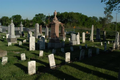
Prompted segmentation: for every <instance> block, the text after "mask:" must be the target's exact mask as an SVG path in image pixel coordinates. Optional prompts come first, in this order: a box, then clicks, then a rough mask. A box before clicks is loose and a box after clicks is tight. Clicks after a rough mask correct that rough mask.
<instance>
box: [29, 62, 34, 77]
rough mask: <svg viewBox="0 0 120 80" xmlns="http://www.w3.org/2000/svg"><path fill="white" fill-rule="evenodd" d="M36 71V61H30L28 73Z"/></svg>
mask: <svg viewBox="0 0 120 80" xmlns="http://www.w3.org/2000/svg"><path fill="white" fill-rule="evenodd" d="M35 73H36V61H29V62H28V74H29V75H33V74H35Z"/></svg>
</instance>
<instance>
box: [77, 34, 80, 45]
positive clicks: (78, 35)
mask: <svg viewBox="0 0 120 80" xmlns="http://www.w3.org/2000/svg"><path fill="white" fill-rule="evenodd" d="M77 44H80V34H79V32H78V34H77Z"/></svg>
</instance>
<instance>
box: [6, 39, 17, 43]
mask: <svg viewBox="0 0 120 80" xmlns="http://www.w3.org/2000/svg"><path fill="white" fill-rule="evenodd" d="M7 41H8V42H11V43H17V38H8V39H7Z"/></svg>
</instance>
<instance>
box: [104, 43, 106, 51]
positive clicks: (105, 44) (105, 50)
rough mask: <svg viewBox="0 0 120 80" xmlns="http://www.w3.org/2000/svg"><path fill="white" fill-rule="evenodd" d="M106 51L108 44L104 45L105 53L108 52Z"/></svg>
mask: <svg viewBox="0 0 120 80" xmlns="http://www.w3.org/2000/svg"><path fill="white" fill-rule="evenodd" d="M106 49H107V44H106V42H105V43H104V51H106Z"/></svg>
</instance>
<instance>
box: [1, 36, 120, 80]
mask: <svg viewBox="0 0 120 80" xmlns="http://www.w3.org/2000/svg"><path fill="white" fill-rule="evenodd" d="M1 35H2V36H3V35H5V34H1ZM2 36H1V37H0V49H2V50H6V51H7V53H8V55H7V56H8V63H7V64H5V65H4V66H3V65H0V80H117V78H118V71H119V66H120V63H119V62H120V51H119V50H115V51H113V52H111V51H110V50H109V49H110V48H111V47H112V44H109V45H108V44H107V49H108V51H107V52H104V47H103V46H101V45H100V42H90V41H88V40H87V41H86V44H87V46H88V48H87V49H85V46H84V45H85V44H82V43H81V44H80V45H81V46H82V48H83V49H85V59H83V60H81V61H79V60H78V59H79V55H80V50H79V45H75V46H73V48H74V51H73V52H71V63H69V64H66V63H65V53H62V52H61V51H60V48H59V49H57V50H56V53H55V62H56V66H57V67H56V68H55V69H53V70H51V69H50V67H49V62H48V55H49V54H51V53H52V49H45V50H44V56H43V57H39V50H36V51H28V49H29V47H28V45H29V43H28V42H26V43H23V45H22V46H19V45H18V43H17V44H14V45H12V46H7V41H6V40H3V39H2ZM23 39H25V38H18V41H22V40H23ZM108 40H111V39H108ZM67 43H68V40H67V41H66V44H67ZM89 48H91V49H92V52H93V56H92V57H90V58H88V54H87V53H88V49H89ZM96 48H99V49H100V54H98V55H96ZM68 51H70V46H69V45H66V46H65V52H68ZM21 53H25V54H26V61H21V60H20V54H21ZM1 59H2V58H0V60H1ZM31 60H35V61H36V62H37V63H36V74H35V75H32V76H30V75H28V70H27V67H28V66H27V65H28V61H31Z"/></svg>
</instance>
